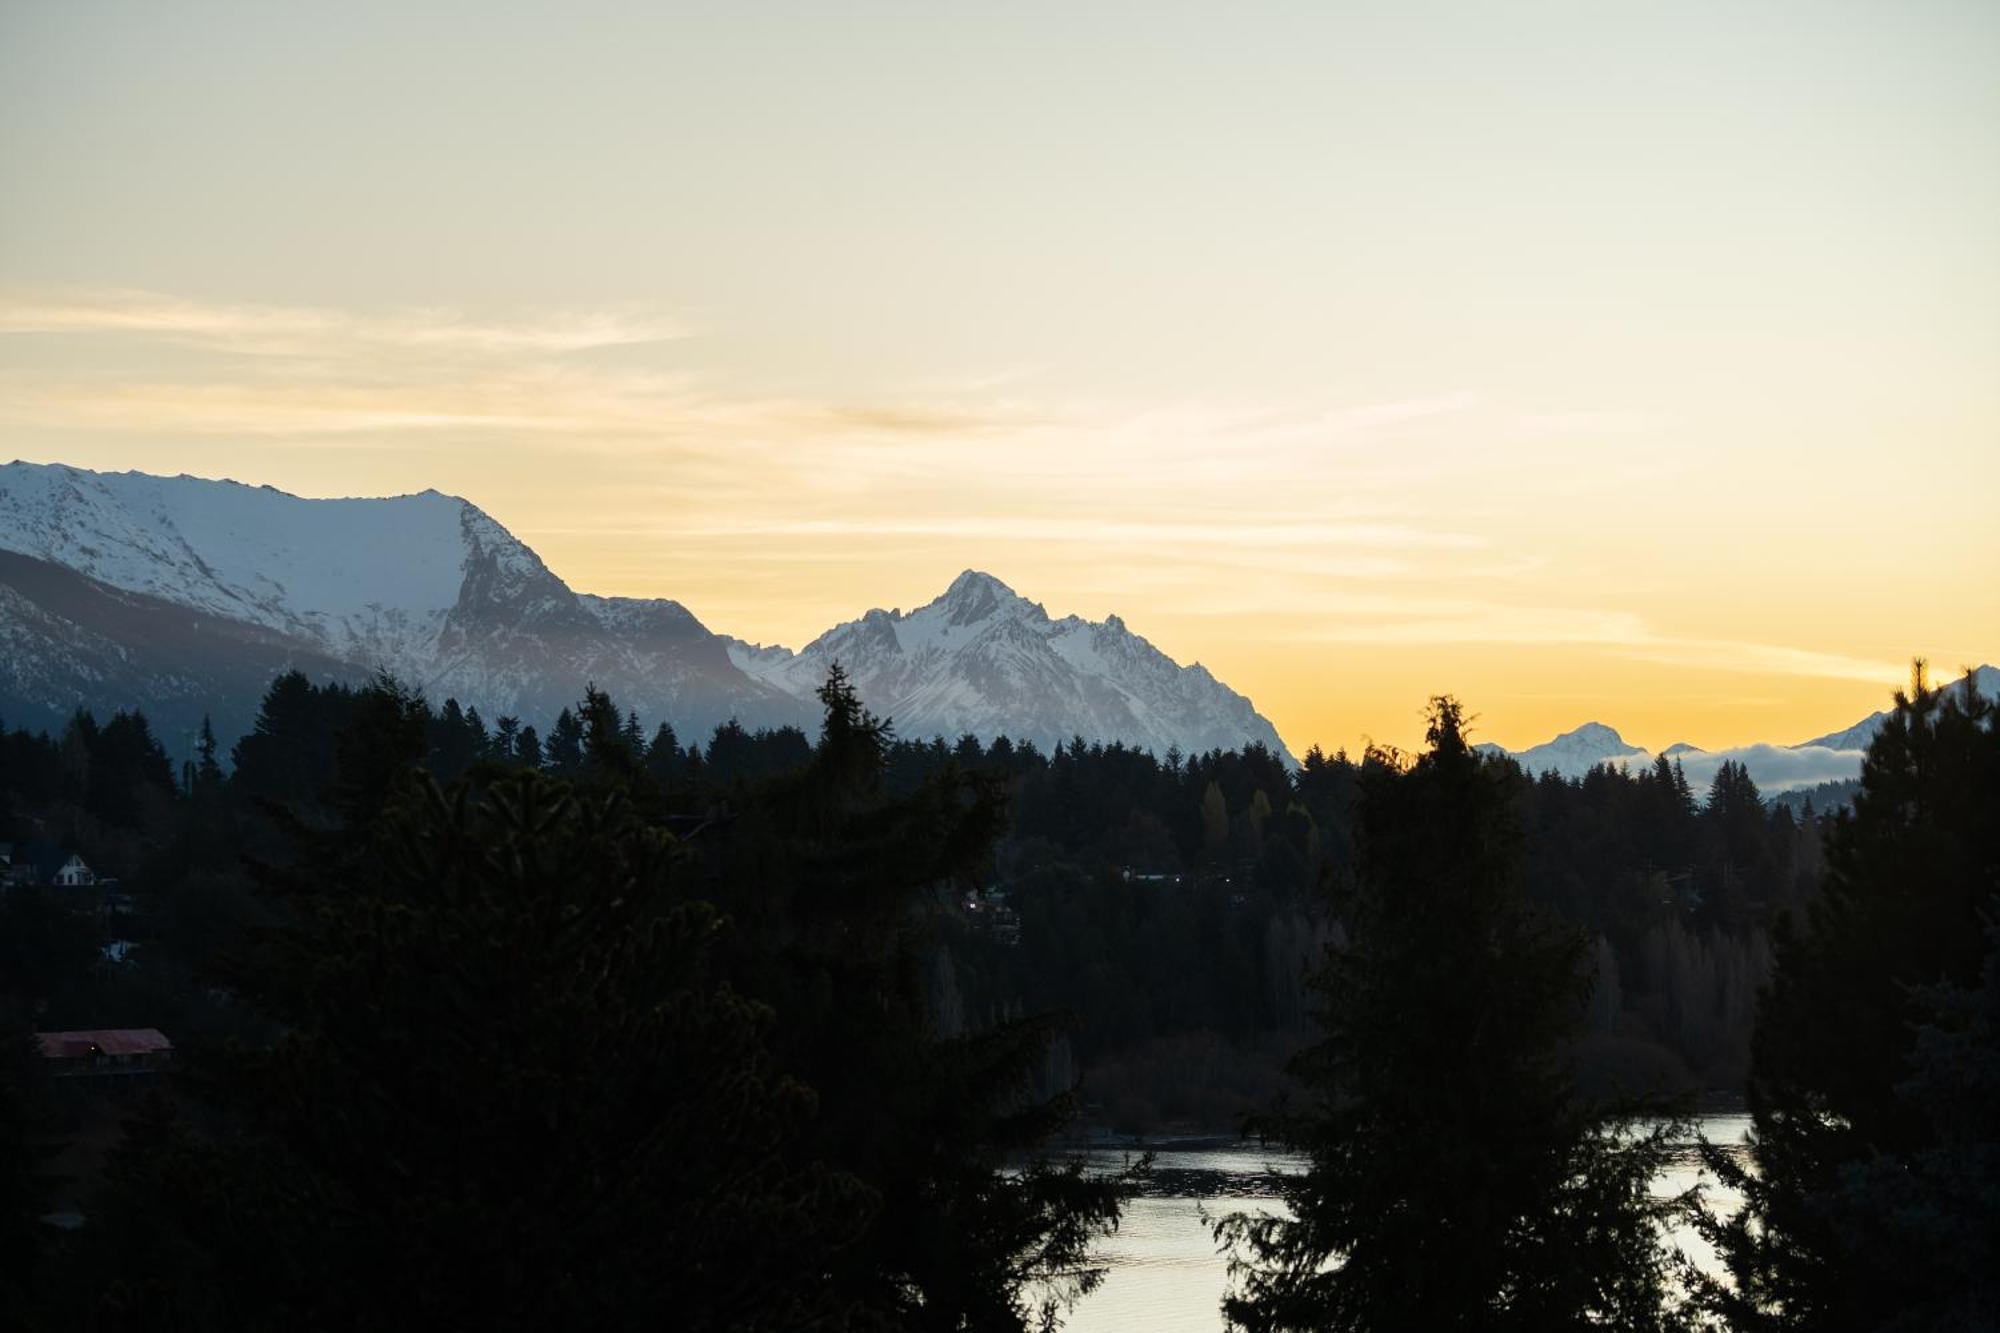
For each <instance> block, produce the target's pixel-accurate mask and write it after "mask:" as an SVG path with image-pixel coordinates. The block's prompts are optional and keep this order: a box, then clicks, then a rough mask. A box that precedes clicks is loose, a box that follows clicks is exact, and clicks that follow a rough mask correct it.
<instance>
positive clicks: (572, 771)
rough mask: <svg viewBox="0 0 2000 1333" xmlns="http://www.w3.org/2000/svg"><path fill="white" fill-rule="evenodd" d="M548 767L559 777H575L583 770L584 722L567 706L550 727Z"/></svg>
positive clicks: (547, 751) (547, 755)
mask: <svg viewBox="0 0 2000 1333" xmlns="http://www.w3.org/2000/svg"><path fill="white" fill-rule="evenodd" d="M546 761H547V765H548V769H549V771H550V772H551V773H554V774H555V775H556V776H558V777H565V778H569V777H575V776H576V775H577V774H579V773H581V772H582V771H583V724H582V723H581V722H579V721H578V720H577V716H576V714H574V713H572V712H570V710H569V709H567V708H565V709H563V710H562V712H560V713H558V714H557V715H556V723H555V726H553V727H551V728H550V729H549V741H548V746H547V750H546Z"/></svg>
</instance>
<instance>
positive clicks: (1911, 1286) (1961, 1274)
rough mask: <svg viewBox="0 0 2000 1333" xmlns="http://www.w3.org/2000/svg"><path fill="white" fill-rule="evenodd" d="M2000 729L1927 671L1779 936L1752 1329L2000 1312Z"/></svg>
mask: <svg viewBox="0 0 2000 1333" xmlns="http://www.w3.org/2000/svg"><path fill="white" fill-rule="evenodd" d="M1996 892H2000V729H1996V726H1995V709H1994V707H1993V705H1992V704H1991V703H1990V702H1989V701H1987V700H1984V699H1982V698H1981V697H1980V696H1979V695H1978V694H1977V693H1975V692H1974V691H1973V689H1972V688H1971V687H1970V685H1969V684H1968V685H1967V686H1966V687H1965V688H1964V689H1963V690H1953V691H1949V692H1946V693H1940V692H1937V691H1933V690H1931V689H1929V688H1928V687H1927V686H1926V684H1925V681H1924V678H1923V671H1922V664H1921V663H1919V664H1918V669H1917V672H1916V679H1915V681H1914V684H1913V686H1912V688H1911V690H1910V692H1909V693H1908V694H1907V695H1903V694H1899V695H1897V697H1896V707H1895V709H1894V711H1893V712H1891V713H1890V714H1889V716H1888V717H1887V719H1885V721H1884V723H1883V726H1882V729H1881V732H1880V733H1879V735H1878V736H1877V737H1876V739H1875V741H1874V743H1873V745H1871V746H1870V747H1869V751H1868V757H1867V760H1866V762H1865V763H1864V764H1863V766H1862V772H1861V791H1860V793H1859V794H1858V795H1857V796H1856V798H1855V802H1854V812H1853V814H1852V815H1851V816H1849V817H1845V818H1843V819H1842V820H1841V821H1840V822H1839V823H1838V824H1837V825H1836V826H1835V828H1834V831H1833V833H1832V835H1831V837H1830V839H1829V845H1828V848H1827V877H1826V883H1825V887H1824V889H1823V892H1822V894H1821V897H1820V899H1819V901H1818V902H1817V903H1816V904H1815V905H1814V907H1813V909H1812V911H1811V913H1810V915H1809V917H1808V918H1807V920H1806V921H1805V922H1804V924H1803V926H1802V927H1801V928H1799V929H1795V930H1784V931H1781V932H1780V933H1779V936H1778V939H1777V949H1776V970H1775V973H1774V975H1773V978H1772V984H1771V988H1770V990H1769V992H1768V993H1767V994H1766V996H1765V997H1764V1001H1763V1004H1762V1006H1761V1008H1760V1010H1759V1013H1758V1018H1757V1030H1756V1036H1755V1039H1754V1045H1753V1049H1752V1063H1751V1077H1750V1085H1749V1096H1750V1110H1751V1117H1752V1121H1753V1125H1754V1129H1755V1134H1754V1137H1753V1141H1752V1147H1751V1166H1750V1168H1749V1169H1748V1170H1745V1169H1743V1168H1741V1167H1740V1166H1738V1165H1736V1164H1734V1163H1732V1162H1731V1161H1730V1160H1729V1159H1728V1158H1726V1157H1723V1156H1721V1155H1719V1154H1717V1155H1714V1156H1715V1161H1714V1165H1715V1166H1716V1168H1717V1169H1718V1170H1719V1171H1721V1172H1722V1173H1723V1174H1724V1175H1725V1176H1727V1177H1729V1178H1730V1179H1731V1181H1732V1183H1734V1184H1735V1185H1736V1186H1737V1187H1738V1188H1740V1189H1741V1190H1742V1191H1743V1192H1744V1194H1745V1196H1746V1204H1745V1206H1744V1208H1743V1209H1742V1210H1741V1211H1740V1212H1738V1213H1737V1214H1735V1215H1734V1216H1733V1217H1731V1218H1729V1219H1728V1220H1726V1221H1723V1222H1717V1223H1714V1224H1712V1227H1711V1229H1712V1231H1713V1233H1714V1235H1715V1238H1716V1239H1717V1241H1718V1243H1719V1245H1720V1248H1721V1250H1722V1252H1723V1254H1724V1256H1725V1257H1726V1259H1727V1260H1728V1264H1729V1269H1730V1273H1731V1276H1732V1278H1733V1279H1734V1281H1733V1283H1732V1284H1730V1285H1728V1286H1721V1285H1719V1284H1718V1285H1716V1286H1714V1287H1713V1288H1712V1289H1711V1290H1710V1292H1709V1296H1710V1299H1711V1301H1712V1303H1713V1304H1714V1305H1715V1306H1716V1307H1717V1312H1718V1313H1719V1314H1720V1315H1721V1316H1722V1317H1723V1318H1725V1319H1726V1320H1727V1321H1728V1322H1729V1323H1730V1324H1731V1326H1733V1327H1737V1328H1745V1329H1755V1328H1769V1329H1816V1330H1817V1329H1825V1330H1836V1331H1838V1330H1846V1329H1857V1330H1859V1329H1891V1328H1893V1329H1913V1330H1914V1329H1946V1328H1951V1329H1958V1328H1992V1327H1994V1326H1995V1322H1996V1321H2000V1281H1996V1279H1995V1278H1994V1276H1993V1274H1994V1272H1995V1271H1996V1265H2000V1194H1996V1193H1995V1192H1994V1181H1995V1178H1996V1166H1995V1164H1996V1163H2000V1076H1996V1067H2000V1060H1996V1057H1995V1050H1994V1042H1995V1038H1994V1028H1993V1021H1992V1016H1991V1015H1992V996H1993V994H1994V976H1993V968H1994V962H1993V959H1992V938H1993V937H1992V936H1990V935H1989V934H1988V933H1987V931H1986V930H1985V929H1984V928H1982V918H1983V917H1984V918H1987V919H1989V920H1990V918H1991V917H1992V916H1993V914H1994V913H1995V912H1996V910H2000V901H1996V899H1995V897H1994V895H1995V893H1996Z"/></svg>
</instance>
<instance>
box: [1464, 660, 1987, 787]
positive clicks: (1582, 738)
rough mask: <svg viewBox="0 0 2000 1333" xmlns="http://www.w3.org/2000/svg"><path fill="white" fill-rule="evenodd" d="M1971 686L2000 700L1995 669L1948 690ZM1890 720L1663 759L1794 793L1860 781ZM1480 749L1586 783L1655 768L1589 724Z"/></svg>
mask: <svg viewBox="0 0 2000 1333" xmlns="http://www.w3.org/2000/svg"><path fill="white" fill-rule="evenodd" d="M1968 680H1969V681H1970V682H1971V683H1972V686H1973V688H1974V689H1975V690H1976V691H1977V692H1978V693H1979V694H1981V695H1983V696H1984V697H1986V698H1988V699H1994V700H2000V670H1996V669H1995V668H1993V667H1990V666H1982V667H1979V668H1976V669H1975V670H1973V671H1971V672H1968V673H1967V674H1966V675H1965V676H1963V677H1961V678H1960V679H1959V680H1958V681H1955V682H1953V683H1952V684H1951V685H1950V686H1949V687H1948V688H1951V689H1954V690H1956V689H1961V688H1963V686H1964V684H1965V682H1966V681H1968ZM1888 716H1889V714H1888V713H1887V712H1886V711H1884V712H1880V713H1873V714H1870V715H1869V716H1868V717H1865V718H1863V719H1861V721H1859V722H1857V723H1855V724H1854V725H1853V726H1851V727H1845V728H1843V729H1841V730H1840V731H1834V732H1829V733H1827V734H1826V735H1824V736H1818V737H1815V738H1813V739H1812V740H1809V741H1804V742H1801V743H1800V744H1798V745H1770V744H1763V743H1759V744H1756V745H1738V746H1732V747H1731V748H1729V749H1726V750H1704V749H1702V748H1701V747H1699V746H1696V745H1690V744H1688V743H1687V742H1685V741H1682V742H1679V743H1677V744H1674V745H1669V746H1668V747H1667V748H1666V749H1664V750H1662V751H1660V755H1661V757H1663V758H1665V759H1667V760H1669V761H1672V762H1674V763H1678V764H1680V766H1681V769H1682V771H1683V772H1685V773H1686V774H1687V778H1688V781H1689V782H1690V783H1692V784H1694V785H1695V786H1696V787H1697V788H1699V787H1703V786H1706V785H1707V784H1708V783H1709V782H1710V781H1712V780H1713V779H1714V777H1715V773H1716V770H1717V769H1719V768H1721V767H1722V765H1723V764H1724V763H1725V762H1731V761H1733V762H1735V763H1739V764H1742V765H1743V766H1744V767H1745V768H1746V769H1748V770H1749V772H1750V779H1751V781H1753V782H1755V783H1756V784H1757V786H1758V787H1759V788H1760V789H1762V790H1763V791H1765V792H1767V793H1778V792H1786V791H1794V790H1797V789H1799V788H1802V787H1812V786H1817V785H1818V784H1820V783H1822V782H1839V781H1843V780H1845V779H1848V778H1856V777H1859V776H1861V758H1862V756H1863V755H1864V754H1865V753H1867V750H1868V745H1869V742H1871V741H1873V740H1874V739H1875V734H1876V733H1877V732H1878V731H1880V730H1881V729H1882V722H1883V719H1885V718H1887V717H1888ZM1479 748H1481V749H1484V750H1490V751H1494V752H1498V753H1508V754H1512V755H1513V756H1514V758H1515V759H1516V760H1518V761H1520V764H1521V767H1522V768H1523V769H1525V770H1527V771H1528V772H1529V773H1535V774H1540V773H1544V772H1554V773H1558V774H1561V775H1562V776H1563V777H1566V778H1577V777H1582V776H1583V775H1584V774H1585V773H1588V772H1589V771H1590V770H1591V769H1593V768H1595V767H1596V766H1597V765H1599V764H1606V763H1608V764H1611V765H1613V766H1616V767H1638V766H1643V765H1646V764H1650V763H1652V762H1653V757H1654V756H1653V754H1652V752H1650V751H1648V750H1645V749H1643V748H1641V747H1639V746H1636V745H1627V744H1625V742H1624V741H1623V740H1622V739H1621V738H1620V737H1619V735H1618V733H1617V732H1615V731H1613V730H1612V729H1611V728H1610V727H1607V726H1605V725H1603V724H1602V723H1599V722H1589V723H1585V724H1584V725H1583V726H1581V727H1578V728H1577V729H1576V730H1575V731H1570V732H1565V733H1564V734H1562V735H1560V736H1558V737H1556V738H1555V739H1554V740H1552V741H1546V742H1544V743H1542V744H1541V745H1535V746H1530V747H1529V748H1528V749H1525V750H1512V751H1502V750H1501V749H1500V747H1499V746H1496V745H1484V746H1481V747H1479Z"/></svg>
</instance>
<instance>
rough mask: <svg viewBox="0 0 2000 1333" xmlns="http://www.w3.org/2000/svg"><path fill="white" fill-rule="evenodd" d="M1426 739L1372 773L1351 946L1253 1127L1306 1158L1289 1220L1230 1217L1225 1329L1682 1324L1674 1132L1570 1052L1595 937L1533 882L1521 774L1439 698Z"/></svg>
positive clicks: (1364, 805) (1324, 984) (1289, 1192)
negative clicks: (1533, 896) (1548, 905)
mask: <svg viewBox="0 0 2000 1333" xmlns="http://www.w3.org/2000/svg"><path fill="white" fill-rule="evenodd" d="M1428 738H1429V749H1428V750H1427V751H1426V752H1425V753H1424V754H1422V755H1420V756H1419V757H1418V758H1417V759H1416V760H1415V762H1414V763H1412V764H1408V765H1407V766H1405V765H1404V764H1403V763H1402V762H1401V757H1400V756H1397V755H1393V754H1384V753H1380V752H1378V753H1376V754H1374V755H1372V756H1371V761H1372V762H1371V763H1370V764H1369V765H1368V766H1367V770H1366V772H1365V774H1364V777H1363V779H1362V782H1363V786H1362V792H1361V805H1360V822H1359V830H1358V834H1359V837H1358V841H1359V847H1358V853H1359V862H1358V866H1357V876H1356V882H1355V884H1354V885H1353V888H1352V892H1351V894H1350V895H1348V896H1347V897H1346V901H1344V902H1343V903H1341V907H1342V909H1343V916H1344V918H1345V921H1346V925H1347V930H1348V935H1349V940H1350V942H1349V943H1348V944H1347V945H1346V946H1345V947H1344V948H1340V949H1337V950H1335V951H1332V952H1330V953H1329V955H1328V957H1327V961H1326V964H1325V966H1324V969H1323V970H1322V971H1321V972H1320V974H1319V975H1318V977H1317V978H1316V987H1317V989H1318V991H1319V993H1320V995H1321V997H1322V999H1323V1000H1324V1008H1323V1010H1322V1013H1321V1016H1320V1022H1321V1024H1322V1026H1323V1028H1324V1031H1325V1036H1324V1039H1323V1040H1322V1041H1321V1042H1320V1043H1319V1044H1318V1045H1316V1046H1314V1047H1312V1048H1310V1049H1309V1050H1307V1051H1306V1052H1304V1053H1303V1054H1302V1055H1301V1056H1300V1057H1299V1058H1298V1059H1297V1061H1296V1062H1295V1064H1294V1072H1295V1074H1296V1075H1297V1077H1298V1078H1299V1080H1300V1082H1301V1083H1302V1084H1303V1085H1304V1087H1305V1089H1306V1091H1307V1100H1306V1101H1305V1103H1304V1104H1303V1105H1299V1106H1294V1107H1285V1108H1281V1109H1280V1110H1279V1111H1278V1112H1276V1113H1274V1114H1271V1115H1269V1116H1266V1117H1263V1118H1261V1119H1259V1120H1258V1121H1256V1122H1254V1124H1253V1128H1254V1129H1255V1130H1256V1131H1257V1132H1259V1133H1262V1134H1264V1135H1267V1136H1268V1137H1270V1138H1272V1139H1274V1140H1276V1141H1277V1142H1279V1143H1282V1144H1285V1145H1286V1146H1289V1147H1292V1148H1295V1149H1297V1150H1298V1151H1301V1152H1304V1153H1306V1154H1307V1155H1308V1156H1309V1157H1310V1159H1311V1165H1310V1168H1309V1169H1308V1170H1307V1171H1306V1172H1305V1173H1303V1174H1302V1175H1300V1176H1299V1177H1297V1178H1296V1179H1295V1180H1294V1181H1293V1182H1292V1183H1290V1184H1289V1185H1288V1186H1287V1188H1286V1190H1285V1201H1286V1203H1287V1204H1288V1205H1289V1206H1290V1209H1291V1213H1292V1216H1291V1217H1289V1218H1281V1217H1277V1216H1272V1215H1268V1214H1261V1215H1244V1214H1237V1215H1234V1216H1232V1217H1229V1218H1226V1219H1224V1220H1223V1222H1221V1223H1220V1224H1219V1226H1218V1228H1217V1234H1218V1237H1219V1239H1221V1240H1222V1241H1224V1242H1226V1243H1228V1244H1229V1245H1230V1246H1231V1247H1232V1249H1233V1251H1234V1257H1233V1259H1232V1264H1231V1267H1232V1274H1233V1280H1234V1290H1233V1292H1232V1294H1231V1295H1230V1296H1229V1297H1228V1299H1227V1300H1226V1301H1225V1304H1224V1310H1225V1313H1226V1314H1227V1316H1228V1318H1229V1320H1230V1321H1231V1323H1232V1324H1233V1325H1235V1326H1237V1327H1240V1328H1245V1329H1251V1330H1257V1331H1258V1333H1264V1331H1266V1330H1269V1331H1272V1333H1276V1331H1277V1330H1357V1331H1359V1330H1367V1331H1368V1333H1384V1331H1385V1330H1410V1333H1437V1331H1438V1330H1449V1329H1480V1330H1514V1329H1518V1330H1522V1333H1547V1331H1548V1330H1559V1329H1581V1328H1616V1329H1656V1328H1663V1327H1671V1326H1674V1324H1675V1323H1676V1319H1677V1316H1676V1315H1675V1314H1674V1313H1672V1312H1671V1311H1669V1310H1668V1309H1667V1304H1668V1302H1667V1295H1668V1289H1669V1274H1670V1271H1671V1267H1672V1265H1671V1263H1670V1259H1669V1256H1668V1255H1666V1254H1665V1253H1664V1252H1663V1250H1662V1248H1661V1242H1660V1228H1661V1227H1662V1225H1663V1224H1664V1223H1665V1222H1666V1221H1667V1220H1668V1218H1669V1216H1670V1214H1671V1213H1672V1212H1673V1211H1674V1210H1675V1208H1676V1207H1677V1206H1678V1205H1677V1204H1676V1202H1675V1201H1673V1200H1665V1199H1656V1198H1654V1197H1653V1196H1652V1195H1651V1193H1650V1192H1649V1186H1650V1182H1651V1180H1652V1178H1653V1177H1654V1175H1655V1173H1656V1172H1657V1171H1658V1169H1659V1167H1660V1166H1661V1164H1662V1162H1663V1160H1664V1158H1665V1155H1666V1153H1667V1151H1668V1140H1669V1138H1670V1135H1671V1134H1672V1133H1673V1132H1674V1129H1675V1128H1676V1127H1675V1126H1673V1125H1668V1124H1658V1125H1655V1126H1654V1127H1653V1128H1651V1129H1645V1128H1640V1127H1638V1126H1636V1125H1634V1124H1633V1123H1632V1121H1631V1120H1630V1119H1628V1118H1626V1116H1625V1115H1624V1114H1622V1113H1620V1112H1619V1111H1618V1110H1616V1109H1614V1108H1606V1107H1600V1106H1596V1105H1592V1104H1589V1103H1586V1102H1585V1101H1583V1100H1581V1099H1580V1098H1579V1097H1578V1095H1577V1094H1576V1092H1575V1091H1574V1089H1573V1087H1572V1084H1571V1081H1570V1077H1569V1073H1568V1069H1567V1066H1566V1061H1565V1052H1566V1050H1567V1047H1568V1043H1569V1041H1570V1039H1571V1037H1572V1035H1573V1034H1574V1032H1575V1031H1576V1028H1577V1026H1578V1024H1579V1023H1580V1021H1581V1017H1582V1014H1583V1008H1584V999H1585V995H1586V992H1587V988H1588V985H1589V981H1588V977H1587V975H1586V974H1585V971H1584V967H1583V961H1584V957H1585V947H1586V946H1585V941H1584V939H1583V937H1582V936H1581V935H1580V934H1578V933H1577V932H1575V931H1573V930H1570V929H1568V928H1564V927H1561V926H1559V925H1557V924H1556V923H1554V922H1553V921H1552V920H1550V919H1548V918H1546V917H1544V916H1542V915H1541V914H1539V913H1538V912H1537V911H1536V910H1535V909H1534V908H1533V907H1532V906H1531V905H1530V903H1529V902H1528V899H1527V896H1526V892H1525V889H1524V887H1523V883H1522V864H1523V850H1522V839H1521V833H1520V830H1519V827H1518V824H1517V819H1516V815H1515V813H1514V811H1515V802H1514V800H1513V798H1512V795H1511V793H1510V790H1509V783H1510V781H1511V780H1512V779H1511V777H1510V775H1509V772H1510V771H1509V770H1508V769H1505V768H1503V767H1501V766H1498V765H1496V764H1494V763H1492V762H1490V761H1483V760H1482V759H1481V758H1480V756H1479V755H1477V754H1476V753H1474V752H1473V751H1472V750H1471V749H1470V748H1469V747H1468V745H1467V743H1466V739H1465V734H1464V720H1463V716H1462V714H1461V712H1460V709H1459V706H1458V704H1457V703H1456V702H1454V701H1453V700H1451V699H1449V698H1441V699H1436V700H1433V701H1432V709H1431V715H1430V727H1429V732H1428Z"/></svg>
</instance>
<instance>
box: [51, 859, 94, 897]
mask: <svg viewBox="0 0 2000 1333" xmlns="http://www.w3.org/2000/svg"><path fill="white" fill-rule="evenodd" d="M96 884H97V872H96V871H95V870H92V869H91V868H90V867H89V866H87V865H85V864H84V860H83V858H82V857H81V856H78V855H77V854H76V853H75V852H71V853H70V854H69V859H68V860H67V861H64V862H63V863H62V867H61V868H60V869H59V870H57V871H56V877H55V885H56V887H57V888H59V889H88V888H93V887H95V886H96Z"/></svg>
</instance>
